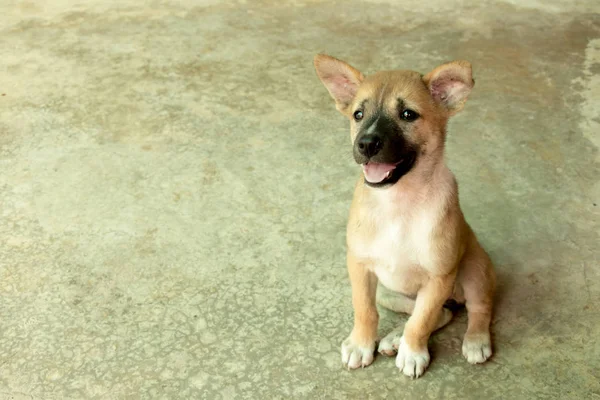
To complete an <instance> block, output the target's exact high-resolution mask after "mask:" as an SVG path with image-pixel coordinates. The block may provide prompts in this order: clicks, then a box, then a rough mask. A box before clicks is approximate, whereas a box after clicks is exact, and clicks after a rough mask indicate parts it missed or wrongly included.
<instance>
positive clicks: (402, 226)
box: [348, 201, 440, 294]
mask: <svg viewBox="0 0 600 400" xmlns="http://www.w3.org/2000/svg"><path fill="white" fill-rule="evenodd" d="M378 203H379V202H378ZM404 210H405V211H403V208H398V207H397V206H396V205H394V207H393V208H392V207H391V206H390V204H386V203H385V201H382V202H381V203H379V204H377V207H374V208H372V207H369V209H366V210H362V211H363V213H362V214H361V217H359V218H360V219H361V220H360V222H359V223H358V224H357V227H356V230H355V231H354V232H351V231H350V230H349V232H348V234H349V236H348V246H349V250H350V251H351V252H352V253H353V254H354V256H355V257H357V258H359V259H363V260H365V261H368V263H367V265H368V266H369V268H371V269H372V270H373V271H374V272H375V273H376V274H377V276H378V278H379V281H380V282H381V283H382V284H383V285H385V286H386V287H388V288H389V289H392V290H396V291H399V292H403V293H406V294H413V293H412V292H414V291H416V290H418V286H419V281H420V279H419V276H421V275H424V273H425V272H426V271H427V270H428V269H430V268H433V267H435V266H434V265H432V264H433V261H432V260H433V258H434V254H433V252H434V249H432V248H431V246H432V240H431V239H432V238H431V236H432V233H433V231H434V228H435V226H436V225H437V224H438V223H439V219H440V218H439V216H440V212H439V207H436V206H435V205H434V204H432V203H428V204H423V205H420V206H414V207H412V208H404Z"/></svg>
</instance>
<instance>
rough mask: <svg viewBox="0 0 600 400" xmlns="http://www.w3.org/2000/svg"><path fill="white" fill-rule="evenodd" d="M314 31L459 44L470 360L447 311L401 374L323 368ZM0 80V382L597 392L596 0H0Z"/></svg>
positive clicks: (303, 394) (401, 48)
mask: <svg viewBox="0 0 600 400" xmlns="http://www.w3.org/2000/svg"><path fill="white" fill-rule="evenodd" d="M317 52H326V53H329V54H332V55H334V56H337V57H339V58H342V59H346V60H348V61H350V62H351V63H352V64H353V65H355V66H356V67H358V68H360V69H361V70H362V71H364V72H365V73H367V74H368V73H371V72H374V71H376V70H378V69H392V68H402V69H405V68H409V69H416V70H419V71H422V72H427V71H428V70H430V69H432V68H433V67H435V66H436V65H438V64H440V63H442V62H445V61H448V60H451V59H457V58H460V59H467V60H470V61H471V62H472V63H473V66H474V71H475V79H476V85H475V90H474V92H473V94H472V96H471V98H470V99H469V102H468V103H467V106H466V108H465V110H464V111H463V112H462V113H461V114H460V115H459V116H457V117H455V118H454V119H453V121H452V122H451V124H450V127H449V130H450V135H449V139H448V145H447V154H448V160H449V163H450V165H451V167H452V169H453V171H454V172H455V174H456V175H457V177H458V180H459V184H460V188H461V202H462V206H463V209H464V212H465V214H466V216H467V219H468V221H469V222H470V223H471V225H472V226H473V228H474V229H475V231H476V232H477V234H478V236H479V238H480V240H481V242H482V243H483V244H484V246H485V247H486V248H487V250H488V251H489V253H490V255H491V256H492V259H493V260H494V262H495V265H496V268H497V271H498V275H499V291H498V295H497V307H496V314H495V318H494V323H493V332H494V339H495V354H494V356H493V358H492V359H491V360H490V361H489V362H488V363H486V364H485V365H480V366H472V365H469V364H468V363H467V362H466V361H465V360H464V359H463V357H462V356H461V354H460V345H461V339H462V335H463V332H464V330H465V323H466V316H465V313H464V312H460V313H459V314H458V315H457V316H456V317H455V319H454V321H453V322H452V323H451V324H450V325H449V326H448V327H446V328H444V329H443V330H441V331H440V332H438V333H436V334H435V335H434V336H433V337H432V339H431V341H430V351H431V353H432V364H431V366H430V368H429V369H428V370H427V372H426V373H425V375H424V376H423V377H422V378H420V379H418V380H414V381H411V380H410V379H408V378H406V377H404V376H403V375H402V374H401V373H400V372H399V371H398V370H397V369H396V367H395V366H394V360H393V359H390V358H384V357H377V359H376V360H375V363H374V364H373V365H372V366H370V367H368V368H366V369H364V370H358V371H347V370H344V369H343V368H342V366H341V360H340V343H341V341H342V340H343V339H344V338H345V337H346V336H347V335H348V333H349V331H350V328H351V325H352V309H351V304H350V286H349V283H348V279H347V275H346V269H345V252H344V249H345V244H344V235H345V222H346V217H347V212H348V207H349V203H350V199H351V194H352V188H353V184H354V180H355V178H356V175H357V173H358V168H357V166H356V165H355V164H354V163H353V161H352V158H351V152H350V147H349V144H348V143H349V142H348V131H347V129H348V127H347V122H346V121H345V120H344V118H343V117H342V116H340V115H339V114H338V113H337V112H336V111H335V109H334V105H333V102H332V101H331V99H330V98H329V96H328V94H327V92H326V90H325V88H324V87H323V86H322V85H321V83H320V82H319V81H318V79H317V78H316V75H315V73H314V71H313V67H312V57H313V55H314V54H315V53H317ZM0 94H1V96H0V168H1V170H0V171H1V172H0V215H1V220H0V398H1V399H19V400H20V399H69V398H74V399H137V398H140V399H192V398H195V399H211V400H212V399H290V398H293V399H384V398H385V399H455V398H456V399H464V398H468V399H490V400H491V399H600V341H599V339H598V338H599V337H600V302H599V300H600V265H599V258H598V255H599V250H600V244H599V243H600V240H599V239H600V238H599V231H600V178H599V177H600V174H599V173H600V168H599V165H600V155H599V150H598V149H599V146H600V3H598V2H597V1H595V0H589V1H583V0H579V1H574V2H566V1H558V0H554V1H544V2H542V1H539V0H523V1H520V0H519V1H516V0H512V1H501V2H492V1H474V0H473V1H468V0H463V1H458V2H447V1H442V0H421V1H411V2H396V1H391V0H390V1H369V2H359V1H356V0H348V1H343V2H342V1H339V2H338V1H336V2H328V1H308V0H307V1H296V2H285V3H283V2H279V1H273V0H271V1H248V2H246V1H239V2H219V1H200V0H196V1H186V2H183V1H175V0H155V1H152V0H151V1H145V2H141V1H133V0H123V1H117V0H111V1H101V0H80V1H67V0H56V1H34V0H30V1H14V0H7V1H2V2H1V3H0ZM381 314H382V323H381V326H380V333H381V334H382V335H383V334H385V333H387V331H389V330H390V329H391V328H392V327H393V326H395V325H396V324H399V323H402V322H403V321H405V320H406V317H405V316H401V315H395V314H393V313H391V312H386V311H382V312H381Z"/></svg>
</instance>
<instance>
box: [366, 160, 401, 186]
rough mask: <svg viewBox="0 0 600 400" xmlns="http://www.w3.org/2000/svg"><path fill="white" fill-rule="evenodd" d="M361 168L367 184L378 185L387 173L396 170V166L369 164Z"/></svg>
mask: <svg viewBox="0 0 600 400" xmlns="http://www.w3.org/2000/svg"><path fill="white" fill-rule="evenodd" d="M362 167H363V172H364V173H365V178H366V179H367V181H368V182H370V183H379V182H381V181H383V180H384V179H385V177H386V175H387V173H388V172H390V171H392V170H393V169H394V168H396V164H380V163H374V162H370V163H367V164H363V166H362Z"/></svg>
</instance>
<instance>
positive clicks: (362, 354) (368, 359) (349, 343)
mask: <svg viewBox="0 0 600 400" xmlns="http://www.w3.org/2000/svg"><path fill="white" fill-rule="evenodd" d="M374 353H375V341H373V342H372V343H370V344H368V345H366V346H365V345H362V346H361V345H358V344H356V343H354V341H353V340H352V339H351V338H348V339H346V340H344V341H343V342H342V364H344V366H345V367H348V369H356V368H359V367H362V368H364V367H366V366H368V365H371V363H372V362H373V359H374V357H375V356H374Z"/></svg>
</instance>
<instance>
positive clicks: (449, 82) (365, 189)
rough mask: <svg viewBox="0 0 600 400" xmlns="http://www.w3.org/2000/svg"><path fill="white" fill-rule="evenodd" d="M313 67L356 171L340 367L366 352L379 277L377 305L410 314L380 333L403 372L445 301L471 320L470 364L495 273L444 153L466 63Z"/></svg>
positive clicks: (482, 341) (480, 354) (420, 356)
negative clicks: (346, 328)
mask: <svg viewBox="0 0 600 400" xmlns="http://www.w3.org/2000/svg"><path fill="white" fill-rule="evenodd" d="M315 68H316V70H317V75H318V76H319V78H320V79H321V81H322V82H323V84H324V85H325V87H326V88H327V90H328V91H329V93H330V94H331V96H332V97H333V98H334V100H335V103H336V107H337V109H338V110H339V111H340V112H341V113H342V114H344V115H345V116H346V117H348V118H349V119H350V133H351V139H352V145H353V154H354V159H355V160H356V162H357V163H358V164H360V165H362V170H363V174H362V175H363V176H361V178H360V179H359V181H358V183H357V185H356V189H355V192H354V199H353V202H352V206H351V211H350V219H349V221H348V229H347V244H348V254H347V260H348V271H349V275H350V281H351V283H352V304H353V307H354V329H353V330H352V333H351V334H350V336H349V337H348V339H346V340H345V341H344V342H343V343H342V362H343V363H344V364H345V365H347V366H348V368H358V367H365V366H367V365H369V364H371V363H372V362H373V354H374V351H375V344H376V341H377V324H378V320H379V316H378V313H377V308H376V291H377V286H378V282H379V283H380V284H381V285H383V286H385V287H386V288H387V289H389V291H391V292H393V293H394V295H392V296H387V297H378V302H379V304H380V305H382V306H384V307H387V308H391V309H392V310H394V311H397V312H406V313H409V314H411V316H410V318H409V319H408V321H407V323H406V325H405V326H404V329H395V330H394V331H393V332H391V333H390V334H389V335H387V336H386V337H385V338H383V339H382V340H381V342H380V343H379V348H378V350H379V352H380V353H382V354H385V355H393V354H395V353H396V352H397V357H396V365H397V367H398V368H400V370H401V371H402V372H403V373H404V374H405V375H408V376H410V377H419V376H421V375H422V374H423V372H424V371H425V368H427V365H428V364H429V352H428V350H427V342H428V339H429V336H430V335H431V333H432V332H433V331H434V330H435V329H437V328H440V327H442V326H444V325H445V324H446V323H448V322H449V321H450V319H451V318H452V313H451V312H450V311H449V310H447V309H445V308H443V305H444V303H445V302H446V301H447V300H449V299H454V300H456V301H457V302H459V303H466V307H467V311H468V317H469V324H468V328H467V332H466V334H465V337H464V341H463V346H462V352H463V355H464V356H465V357H466V358H467V360H468V361H469V362H470V363H482V362H484V361H485V360H487V359H488V358H489V357H490V356H491V354H492V344H491V338H490V321H491V315H492V297H493V293H494V286H495V274H494V270H493V266H492V263H491V261H490V259H489V257H488V255H487V254H486V252H485V251H484V250H483V249H482V248H481V246H480V245H479V243H478V242H477V238H476V237H475V234H474V233H473V231H472V230H471V228H470V227H469V225H468V224H467V222H466V221H465V219H464V216H463V214H462V211H461V209H460V205H459V202H458V187H457V184H456V180H455V178H454V175H453V174H452V172H451V171H450V170H449V169H448V167H447V166H446V164H445V162H444V141H445V137H446V124H447V122H448V119H449V118H450V117H451V116H452V115H454V114H455V113H457V112H458V111H460V110H461V109H462V107H463V105H464V103H465V101H466V99H467V96H468V95H469V92H470V91H471V89H472V87H473V78H472V76H471V65H470V64H469V63H468V62H466V61H455V62H451V63H448V64H444V65H441V66H439V67H437V68H435V69H434V70H433V71H431V72H430V73H428V74H427V75H425V76H422V75H421V74H419V73H417V72H414V71H383V72H378V73H376V74H373V75H371V76H368V77H365V76H364V75H363V74H362V73H360V72H359V71H358V70H356V69H354V68H353V67H351V66H350V65H348V64H346V63H345V62H343V61H340V60H337V59H335V58H333V57H329V56H326V55H317V56H316V57H315Z"/></svg>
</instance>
